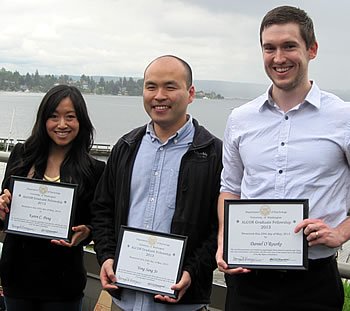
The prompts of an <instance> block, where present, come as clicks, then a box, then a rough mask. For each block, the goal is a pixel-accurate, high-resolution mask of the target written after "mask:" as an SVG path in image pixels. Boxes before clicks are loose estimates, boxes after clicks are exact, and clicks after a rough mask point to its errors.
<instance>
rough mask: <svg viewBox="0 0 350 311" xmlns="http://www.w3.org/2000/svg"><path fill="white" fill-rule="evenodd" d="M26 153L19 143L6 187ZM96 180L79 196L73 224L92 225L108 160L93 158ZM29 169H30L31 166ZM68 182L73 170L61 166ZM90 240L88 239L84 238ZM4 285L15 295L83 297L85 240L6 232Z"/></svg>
mask: <svg viewBox="0 0 350 311" xmlns="http://www.w3.org/2000/svg"><path fill="white" fill-rule="evenodd" d="M22 155H23V145H22V144H17V145H16V146H15V148H14V149H13V151H12V152H11V155H10V158H9V160H8V163H7V167H6V172H5V177H4V182H3V185H2V189H5V188H8V186H9V178H8V177H9V169H10V168H11V167H12V166H13V165H14V163H15V162H16V160H17V159H19V158H21V157H22ZM91 163H92V167H91V168H92V170H93V172H94V176H95V178H94V182H95V184H93V185H90V186H89V187H88V189H84V193H83V194H81V195H79V196H78V197H77V200H76V204H77V205H76V213H75V218H74V224H73V225H81V224H85V225H89V224H90V218H91V217H90V216H91V215H90V209H89V204H90V203H91V200H92V198H93V194H94V190H95V187H96V184H97V182H98V180H99V178H100V176H101V174H102V171H103V169H104V167H105V163H104V162H101V161H97V160H95V159H92V162H91ZM28 171H29V169H28ZM60 176H61V181H62V182H64V181H66V180H67V176H69V172H65V171H64V170H61V173H60ZM83 242H88V241H83ZM0 274H1V285H2V286H3V288H4V294H5V295H6V296H9V297H14V298H30V299H35V298H38V299H41V300H73V299H78V298H80V297H82V295H83V290H84V288H85V285H86V271H85V268H84V265H83V243H81V245H78V246H75V247H63V246H57V245H54V244H52V243H51V242H50V240H48V239H41V238H35V237H29V236H23V235H15V234H9V233H8V234H6V237H5V241H4V245H3V249H2V256H1V261H0Z"/></svg>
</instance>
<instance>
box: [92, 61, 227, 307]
mask: <svg viewBox="0 0 350 311" xmlns="http://www.w3.org/2000/svg"><path fill="white" fill-rule="evenodd" d="M194 97H195V89H194V86H193V84H192V71H191V68H190V66H189V65H188V64H187V63H186V62H185V61H183V60H182V59H180V58H178V57H176V56H171V55H165V56H161V57H158V58H156V59H155V60H153V61H152V62H151V63H150V64H149V65H148V66H147V68H146V70H145V73H144V90H143V101H144V108H145V110H146V112H147V113H148V115H149V116H150V117H151V121H150V122H149V123H148V124H147V125H145V126H142V127H140V128H137V129H134V130H132V131H131V132H129V133H128V134H126V135H124V136H123V137H122V138H120V139H119V141H118V142H117V144H116V145H115V146H114V148H113V150H112V153H111V156H110V158H109V160H108V162H107V167H106V170H105V172H104V174H103V176H102V178H101V181H100V183H99V185H98V187H97V190H96V195H95V199H94V202H93V205H92V213H93V237H94V242H95V250H96V253H97V258H98V261H99V263H100V265H101V273H100V278H101V283H102V286H103V288H104V289H106V290H108V291H109V292H111V293H112V294H113V296H114V297H115V298H114V299H113V301H114V303H115V304H116V305H117V307H116V306H114V308H117V310H135V309H137V310H152V311H158V310H162V311H163V310H173V311H175V310H181V311H186V310H205V309H206V306H207V304H209V302H210V294H211V285H212V277H213V270H214V269H215V268H216V261H215V252H216V247H217V242H216V235H217V212H216V204H217V199H218V195H219V189H220V174H221V169H222V160H221V154H222V142H221V141H220V140H219V139H218V138H216V137H215V136H213V135H212V134H211V133H209V132H208V131H207V130H206V129H205V128H204V127H202V126H200V125H199V124H198V122H197V121H196V120H195V119H193V118H192V116H191V115H189V114H188V113H187V107H188V105H189V104H190V103H191V102H192V101H193V99H194ZM121 225H127V226H131V227H137V228H142V229H147V230H153V231H158V232H165V233H173V234H178V235H183V236H187V237H188V240H187V248H186V251H185V256H184V263H183V270H182V277H181V279H180V281H179V282H178V283H177V284H175V285H174V286H173V287H172V289H174V290H177V291H178V292H179V294H178V297H177V299H175V298H170V297H168V296H162V295H151V294H147V293H143V292H139V291H134V290H130V289H125V288H124V289H123V291H121V290H120V288H118V287H117V286H116V285H115V284H114V282H115V281H116V276H115V271H114V267H113V264H114V260H115V251H116V245H117V241H118V235H119V230H120V227H121ZM159 302H163V303H162V304H161V303H159Z"/></svg>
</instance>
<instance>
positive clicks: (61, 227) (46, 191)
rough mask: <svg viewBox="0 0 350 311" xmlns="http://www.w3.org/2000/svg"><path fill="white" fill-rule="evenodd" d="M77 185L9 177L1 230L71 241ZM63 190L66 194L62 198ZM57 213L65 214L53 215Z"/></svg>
mask: <svg viewBox="0 0 350 311" xmlns="http://www.w3.org/2000/svg"><path fill="white" fill-rule="evenodd" d="M77 188H78V185H77V184H69V183H62V182H51V181H46V180H40V179H32V178H27V177H21V176H11V178H10V186H9V190H10V192H11V202H10V205H9V210H10V211H9V213H7V214H6V217H5V229H4V231H5V232H7V233H11V234H19V235H26V236H31V237H37V238H44V239H50V240H65V241H70V240H71V237H72V234H73V232H72V230H71V228H72V225H73V222H74V216H75V209H76V193H77ZM61 189H64V191H61ZM21 191H24V192H21ZM63 193H65V195H67V194H68V195H69V197H63ZM59 207H61V208H62V209H63V210H62V209H61V210H60V209H59ZM64 209H68V210H64ZM60 213H63V214H64V216H65V217H62V218H60V217H56V216H58V214H60ZM61 216H62V215H61ZM56 220H57V222H56Z"/></svg>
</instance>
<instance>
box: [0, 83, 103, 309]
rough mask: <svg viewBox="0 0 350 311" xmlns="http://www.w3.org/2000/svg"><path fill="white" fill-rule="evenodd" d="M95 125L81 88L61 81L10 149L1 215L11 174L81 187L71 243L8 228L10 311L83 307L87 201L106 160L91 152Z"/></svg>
mask: <svg viewBox="0 0 350 311" xmlns="http://www.w3.org/2000/svg"><path fill="white" fill-rule="evenodd" d="M93 130H94V128H93V125H92V123H91V121H90V119H89V116H88V112H87V108H86V104H85V101H84V98H83V97H82V95H81V93H80V91H79V90H78V89H77V88H75V87H72V86H66V85H58V86H55V87H53V88H52V89H51V90H49V91H48V92H47V94H46V95H45V96H44V98H43V100H42V102H41V104H40V106H39V109H38V112H37V117H36V121H35V124H34V127H33V130H32V134H31V136H30V137H29V138H28V139H27V140H26V141H25V142H24V144H17V145H16V146H15V147H14V149H13V151H12V152H11V155H10V158H9V160H8V163H7V167H6V172H5V177H4V180H3V184H2V189H3V193H2V195H1V196H0V219H1V220H2V221H3V220H4V219H5V215H6V213H8V212H9V204H10V201H11V193H10V191H9V190H8V187H9V180H10V176H11V175H16V176H24V177H29V178H35V179H43V180H48V181H56V182H65V183H74V184H78V189H77V202H76V209H75V215H74V216H75V217H74V225H73V227H72V231H73V236H72V239H71V241H70V243H68V242H65V241H63V240H49V239H45V238H37V237H28V236H24V235H18V234H10V233H7V235H6V237H5V241H4V245H3V250H2V256H1V261H0V269H1V270H0V274H1V284H2V286H3V289H4V295H5V302H6V306H7V311H14V310H16V311H17V310H26V311H28V310H35V311H39V310H40V311H46V310H47V311H55V310H57V311H58V310H60V311H61V310H64V311H79V310H81V305H82V297H83V290H84V288H85V284H86V271H85V269H84V266H83V245H85V244H87V243H89V242H90V230H91V229H90V227H89V223H90V211H89V203H90V202H91V200H92V198H93V194H94V190H95V186H96V184H97V182H98V180H99V178H100V176H101V174H102V171H103V169H104V166H105V164H104V162H101V161H97V160H95V159H93V158H92V157H91V156H90V155H89V150H90V149H91V146H92V144H93Z"/></svg>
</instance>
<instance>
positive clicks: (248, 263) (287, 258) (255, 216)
mask: <svg viewBox="0 0 350 311" xmlns="http://www.w3.org/2000/svg"><path fill="white" fill-rule="evenodd" d="M292 208H294V210H292ZM308 214H309V200H308V199H271V200H269V199H261V200H258V199H238V200H231V199H230V200H224V245H223V246H224V251H223V258H224V260H225V262H226V263H227V264H228V267H229V268H237V267H244V268H248V269H278V270H307V269H308V244H307V240H306V236H305V235H304V233H303V230H300V231H299V232H298V233H297V234H295V233H294V228H295V227H296V225H297V224H298V223H299V222H301V221H302V220H303V219H305V218H307V217H308Z"/></svg>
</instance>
